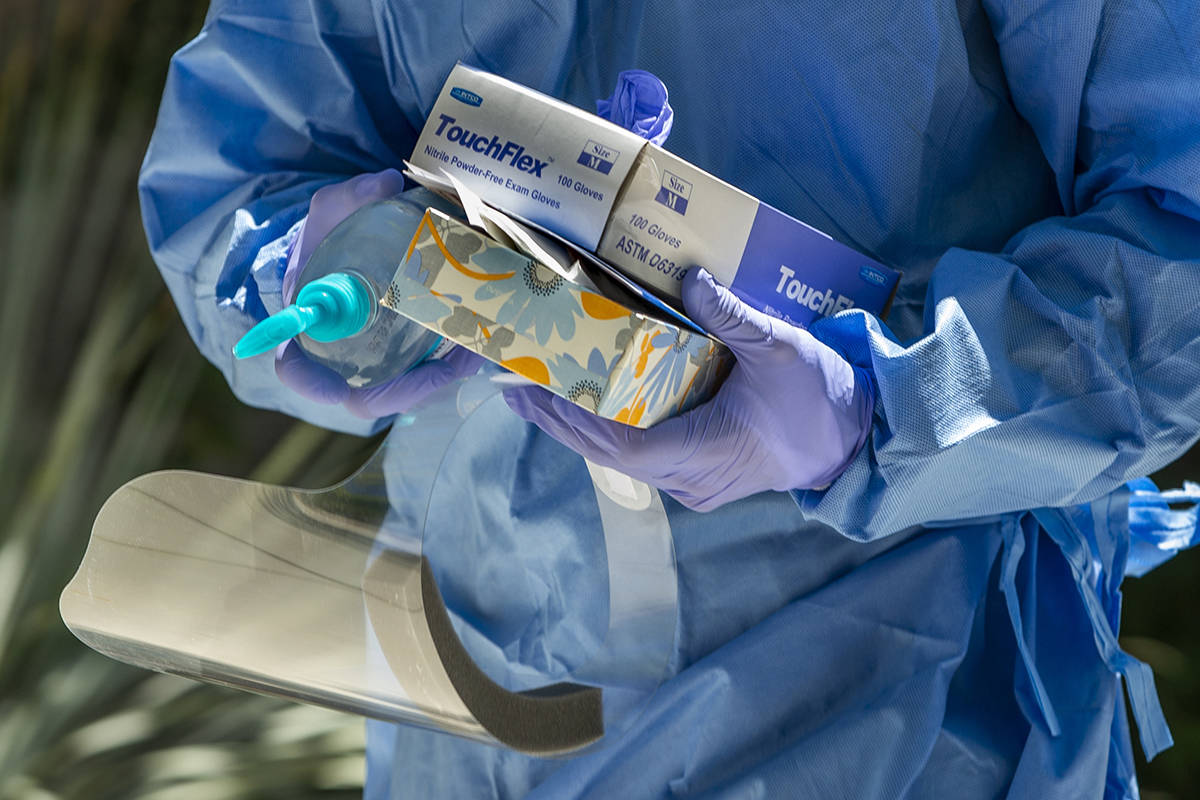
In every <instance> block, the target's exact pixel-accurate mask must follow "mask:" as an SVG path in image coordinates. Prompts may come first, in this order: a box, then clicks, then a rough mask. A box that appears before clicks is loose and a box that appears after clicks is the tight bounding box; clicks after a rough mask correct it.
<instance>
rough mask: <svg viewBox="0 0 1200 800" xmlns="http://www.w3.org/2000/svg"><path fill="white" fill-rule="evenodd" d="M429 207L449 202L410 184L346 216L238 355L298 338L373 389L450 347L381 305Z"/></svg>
mask: <svg viewBox="0 0 1200 800" xmlns="http://www.w3.org/2000/svg"><path fill="white" fill-rule="evenodd" d="M429 206H434V207H437V208H444V207H446V202H445V201H444V200H442V199H441V198H439V197H437V196H436V195H434V194H433V193H432V192H429V191H427V190H425V189H413V190H410V191H407V192H404V193H403V194H401V195H399V196H397V197H394V198H392V199H390V200H382V201H378V202H375V203H370V204H368V205H366V206H363V207H362V208H360V209H358V210H357V211H355V212H354V213H353V214H351V215H350V216H348V217H346V219H344V220H343V221H342V222H341V223H339V224H338V225H337V226H336V227H335V228H334V229H333V230H332V231H330V232H329V234H328V235H327V236H326V237H325V238H324V239H323V240H322V241H321V244H319V245H318V246H317V248H316V249H315V250H314V251H313V253H312V255H311V256H310V257H309V259H308V262H307V263H306V264H305V265H304V268H303V269H302V270H301V272H300V275H299V276H298V278H297V286H299V287H300V288H299V291H298V292H297V293H296V298H295V300H294V301H293V303H292V304H291V305H290V306H287V307H286V308H284V309H283V310H281V311H279V312H277V313H275V314H272V315H271V316H270V317H267V318H266V319H264V320H263V321H261V322H259V323H258V324H257V325H255V326H254V327H253V328H251V329H250V330H249V331H248V332H247V333H246V335H245V336H243V337H242V338H241V339H240V340H239V341H238V343H237V344H236V345H234V348H233V354H234V356H236V357H237V358H250V357H252V356H256V355H258V354H260V353H265V352H268V351H270V350H273V349H274V348H276V347H278V346H279V345H280V344H282V343H284V342H286V341H288V340H289V339H295V341H296V344H297V345H298V346H299V347H300V349H301V350H302V351H303V352H304V354H305V356H307V357H308V358H309V359H310V360H312V361H314V362H316V363H318V364H320V365H322V366H324V367H327V368H329V369H331V370H333V371H334V372H336V373H337V374H339V375H341V376H342V378H344V379H345V381H346V383H347V384H348V385H349V386H351V387H352V388H369V387H371V386H377V385H380V384H383V383H386V382H387V381H390V380H391V379H393V378H395V377H397V376H399V375H403V374H404V373H405V372H407V371H408V370H410V369H412V368H413V367H415V366H417V365H418V364H421V363H422V362H424V361H425V360H426V359H428V358H431V357H432V358H437V357H439V356H441V355H444V354H445V353H446V352H449V350H451V349H452V344H453V343H452V342H450V341H449V340H446V339H443V338H442V337H441V336H440V335H438V334H437V333H435V332H434V331H431V330H427V329H426V328H424V327H422V326H421V325H419V324H418V323H416V322H413V321H412V320H409V319H407V318H405V317H403V316H401V315H400V314H397V313H396V312H394V311H392V310H390V309H388V308H384V307H383V306H381V305H380V300H381V298H382V297H383V296H384V295H385V294H386V292H387V289H388V286H390V285H391V282H392V279H393V278H394V276H395V274H396V270H397V269H399V268H400V267H401V266H402V264H403V263H404V259H405V254H406V253H407V251H408V248H409V245H410V244H411V243H412V239H413V235H414V234H415V233H416V231H417V227H418V226H419V225H420V223H421V218H422V217H423V216H424V214H425V209H426V208H427V207H429Z"/></svg>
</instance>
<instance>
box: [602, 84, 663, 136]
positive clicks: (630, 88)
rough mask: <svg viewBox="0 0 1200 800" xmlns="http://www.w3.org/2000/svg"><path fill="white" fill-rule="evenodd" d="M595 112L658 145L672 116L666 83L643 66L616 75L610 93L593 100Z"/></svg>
mask: <svg viewBox="0 0 1200 800" xmlns="http://www.w3.org/2000/svg"><path fill="white" fill-rule="evenodd" d="M596 115H597V116H600V117H603V118H604V119H606V120H609V121H610V122H615V123H616V124H618V125H620V126H621V127H622V128H624V129H625V130H627V131H632V132H633V133H636V134H637V135H638V136H641V137H642V138H643V139H646V140H647V141H651V142H654V143H655V144H659V145H661V144H662V143H663V142H665V141H666V140H667V136H668V135H670V133H671V124H672V122H673V121H674V118H675V112H674V111H673V110H672V109H671V104H670V103H668V102H667V87H666V85H665V84H663V82H662V81H660V80H659V79H658V78H657V77H656V76H655V75H654V74H653V73H650V72H646V70H644V69H627V70H625V71H624V72H622V73H621V74H619V75H617V86H616V88H615V89H613V93H612V96H611V97H609V98H607V99H605V100H597V101H596Z"/></svg>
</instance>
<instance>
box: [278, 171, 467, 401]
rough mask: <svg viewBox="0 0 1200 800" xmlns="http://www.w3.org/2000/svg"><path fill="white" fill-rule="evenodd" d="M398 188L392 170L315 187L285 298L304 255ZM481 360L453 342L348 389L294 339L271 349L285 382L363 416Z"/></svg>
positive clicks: (400, 182) (415, 397)
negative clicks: (393, 373)
mask: <svg viewBox="0 0 1200 800" xmlns="http://www.w3.org/2000/svg"><path fill="white" fill-rule="evenodd" d="M403 189H404V177H403V176H402V175H401V174H400V173H399V172H397V171H396V170H394V169H388V170H384V171H383V172H378V173H374V174H367V175H359V176H357V177H354V178H351V179H350V180H348V181H343V182H342V183H337V184H333V185H331V186H325V187H323V188H321V189H318V190H317V192H316V193H315V194H314V195H313V198H312V202H311V203H310V204H309V207H308V217H307V218H305V220H304V222H303V223H301V227H300V232H299V234H298V235H297V237H296V239H295V241H294V242H293V243H292V248H291V252H290V253H289V254H288V264H287V269H286V270H285V271H284V273H283V299H284V302H285V303H287V302H291V300H292V298H293V297H294V296H295V294H296V283H297V280H298V279H299V277H300V272H301V270H303V269H304V265H305V264H307V263H308V259H309V256H311V255H312V252H313V250H315V249H316V247H317V245H318V244H320V243H321V240H322V239H324V238H325V237H326V236H327V235H328V234H329V232H330V231H332V230H333V229H334V228H335V227H337V225H338V223H340V222H341V221H342V220H344V219H345V218H346V217H348V216H350V215H351V214H352V213H354V212H355V211H357V210H358V209H360V208H362V207H363V206H365V205H367V204H368V203H373V202H375V201H376V200H383V199H386V198H388V197H392V196H394V195H397V194H399V193H400V192H401V191H402V190H403ZM482 363H483V358H482V356H478V355H475V354H474V353H472V352H471V351H469V350H466V349H464V348H461V347H455V348H454V349H453V350H452V351H451V352H450V353H448V354H447V355H446V356H444V357H443V358H440V359H436V360H433V361H428V362H426V363H424V364H421V365H420V366H418V367H416V368H415V369H412V370H410V371H409V372H407V373H405V374H403V375H400V376H398V377H396V378H394V379H392V380H390V381H388V382H387V383H384V384H380V385H378V386H372V387H369V388H365V389H352V388H351V387H350V386H349V385H347V383H346V381H345V380H344V379H343V378H342V376H340V375H338V374H337V373H336V372H334V371H333V370H331V369H329V368H328V367H324V366H321V365H320V364H318V363H316V362H315V361H312V360H310V359H309V358H308V357H307V356H305V355H304V351H303V350H301V349H300V347H299V345H297V344H296V342H295V340H292V341H289V342H287V343H285V344H283V345H280V347H279V348H278V349H277V350H276V351H275V374H276V375H277V376H279V380H280V381H281V382H282V383H283V384H284V385H285V386H287V387H288V388H289V389H291V390H292V391H294V392H296V393H298V394H301V395H303V396H304V397H307V398H308V399H310V400H314V401H316V402H318V403H325V404H330V405H332V404H335V403H341V404H343V405H344V406H345V407H346V408H347V409H348V410H349V411H350V412H351V413H352V414H354V415H356V416H359V417H362V418H363V419H376V418H378V417H385V416H388V415H390V414H398V413H401V412H404V411H407V410H409V409H410V408H412V407H413V406H415V405H416V404H417V403H419V402H420V401H421V400H423V399H424V398H425V397H426V396H428V395H430V394H432V393H433V392H434V391H436V390H437V389H439V388H441V387H442V386H445V385H446V384H447V383H450V382H451V381H453V380H455V379H457V378H461V377H464V376H466V375H472V374H474V373H475V372H476V371H477V370H478V369H479V367H480V365H481V364H482Z"/></svg>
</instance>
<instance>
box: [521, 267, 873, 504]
mask: <svg viewBox="0 0 1200 800" xmlns="http://www.w3.org/2000/svg"><path fill="white" fill-rule="evenodd" d="M683 304H684V307H685V308H686V309H687V312H688V315H689V316H690V317H691V318H692V319H693V320H695V321H696V322H697V323H698V324H699V325H700V326H701V327H702V328H704V329H705V330H707V331H709V332H710V333H712V334H713V335H714V336H716V337H717V338H718V339H720V340H721V341H723V342H725V344H727V345H728V346H729V348H730V349H731V350H732V351H733V354H734V356H736V358H737V363H736V364H735V365H734V367H733V370H732V371H731V372H730V374H729V377H728V378H726V380H725V382H724V383H723V384H722V385H721V387H720V389H718V391H717V394H716V396H714V397H713V398H712V399H711V400H709V401H708V402H707V403H704V404H702V405H700V406H697V407H696V408H694V409H692V410H691V411H688V412H686V413H684V414H681V415H679V416H677V417H671V418H669V419H665V420H663V421H662V422H659V423H658V424H656V425H654V426H652V427H650V428H647V429H645V430H641V429H638V428H634V427H631V426H629V425H624V424H622V423H619V422H613V421H612V420H608V419H604V418H603V417H599V416H596V415H595V414H592V413H590V412H589V411H586V410H585V409H582V408H580V407H579V406H576V405H574V404H573V403H570V402H569V401H567V400H565V399H563V398H561V397H558V396H556V395H553V394H551V393H550V392H548V391H546V390H545V389H542V388H541V387H534V386H523V387H519V388H514V389H507V390H505V392H504V399H505V400H506V401H507V402H508V405H509V406H510V407H511V408H512V409H513V410H514V411H515V412H517V414H519V415H520V416H521V417H523V418H524V419H526V420H528V421H529V422H532V423H534V424H535V425H537V426H538V427H539V428H541V429H542V430H543V431H545V432H546V433H548V434H549V435H550V436H552V437H554V438H555V439H557V440H558V441H560V442H562V443H563V444H565V445H566V446H567V447H570V448H571V449H572V450H575V451H576V452H578V453H579V454H581V455H583V456H584V457H585V458H587V459H588V460H590V461H592V462H594V463H596V464H599V465H601V466H606V467H612V468H613V469H616V470H619V471H620V472H623V473H625V474H626V475H629V476H630V477H633V478H637V479H638V480H642V481H645V482H646V483H649V484H651V485H652V486H657V487H658V488H660V489H662V490H664V491H665V492H667V494H669V495H671V496H672V497H674V498H675V499H676V500H678V501H679V502H681V503H683V504H684V505H685V506H687V507H688V508H692V509H695V510H697V511H710V510H712V509H714V508H717V507H718V506H721V505H724V504H725V503H728V502H730V501H732V500H738V499H741V498H743V497H748V496H750V495H752V494H757V493H758V492H762V491H766V490H768V489H774V490H776V491H786V490H789V489H811V488H818V487H823V486H825V485H827V484H829V483H830V482H832V481H833V480H834V479H835V478H837V477H838V476H839V475H840V474H841V473H842V471H843V470H844V469H845V468H846V467H847V465H848V464H849V463H850V462H851V460H853V458H854V456H855V455H856V454H857V453H858V451H859V449H860V448H861V447H862V446H863V443H864V442H865V441H866V437H867V433H868V431H869V430H870V421H871V414H872V411H873V410H874V389H873V381H872V379H871V376H870V374H869V373H868V372H867V371H866V370H863V369H859V368H857V367H854V366H852V365H851V364H850V363H849V362H847V361H846V360H845V359H843V358H842V357H841V356H840V355H838V354H837V353H836V352H834V351H833V350H832V349H830V348H829V347H827V346H826V345H824V344H822V343H821V342H820V341H818V340H817V339H816V338H814V337H813V335H812V334H810V333H809V332H808V331H805V330H803V329H801V328H797V327H794V326H792V325H789V324H788V323H786V322H783V321H782V320H778V319H775V318H774V317H770V316H768V315H766V314H764V313H762V312H761V311H758V310H756V309H753V308H751V307H750V306H748V305H746V304H745V303H743V302H742V301H741V300H739V299H738V298H737V297H736V296H734V294H733V293H732V292H730V291H729V290H728V289H726V288H725V287H724V286H721V285H719V284H717V283H716V281H714V280H713V278H712V276H711V275H709V274H708V272H706V271H705V270H703V269H700V268H696V269H692V270H689V271H688V274H687V275H686V276H685V277H684V279H683Z"/></svg>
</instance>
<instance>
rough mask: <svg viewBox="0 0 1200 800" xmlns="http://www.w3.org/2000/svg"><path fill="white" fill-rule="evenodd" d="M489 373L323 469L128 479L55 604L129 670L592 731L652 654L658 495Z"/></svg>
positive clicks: (663, 669)
mask: <svg viewBox="0 0 1200 800" xmlns="http://www.w3.org/2000/svg"><path fill="white" fill-rule="evenodd" d="M499 388H500V387H499V386H497V385H496V383H494V382H493V381H492V380H491V379H490V378H489V377H488V376H487V375H483V374H481V375H477V376H475V377H474V378H471V379H469V380H467V381H465V382H463V383H459V384H455V385H453V386H451V387H447V388H446V389H444V390H442V391H441V392H440V393H438V394H437V395H435V396H434V397H433V398H431V399H430V400H429V401H428V402H427V403H425V404H424V405H423V406H422V407H421V408H419V409H417V410H415V411H414V412H412V413H410V414H408V415H405V416H404V417H402V418H400V420H398V422H397V424H396V425H395V426H393V428H392V431H391V432H390V434H389V435H388V437H387V440H386V441H385V442H384V444H383V446H382V447H381V448H380V450H379V451H378V452H377V453H376V454H375V455H374V456H373V457H372V458H371V459H370V460H369V461H368V462H367V463H366V464H365V465H364V466H363V467H362V468H361V469H360V470H359V471H358V472H357V473H356V474H355V475H354V476H353V477H351V478H349V479H348V480H346V481H345V482H343V483H341V484H339V485H337V486H334V487H332V488H329V489H324V490H317V491H308V490H301V489H292V488H288V487H283V486H274V485H270V484H262V483H255V482H252V481H245V480H237V479H233V478H225V477H219V476H214V475H205V474H199V473H192V472H180V471H173V472H158V473H153V474H150V475H145V476H143V477H141V478H138V479H136V480H133V481H131V482H130V483H128V484H126V485H125V486H124V487H122V488H121V489H120V490H118V491H117V492H116V493H115V494H113V496H112V497H111V498H109V500H108V501H107V503H106V504H105V505H104V507H103V508H102V509H101V511H100V513H99V515H98V516H97V518H96V521H95V524H94V527H93V530H92V537H91V540H90V542H89V545H88V548H87V552H86V554H85V556H84V559H83V562H82V564H81V565H80V567H79V570H78V572H77V574H76V575H75V577H74V578H73V579H72V581H71V582H70V584H68V586H67V587H66V589H65V590H64V591H63V594H62V598H61V600H60V611H61V614H62V617H63V620H64V621H65V622H66V624H67V625H68V627H69V628H70V629H71V631H72V632H73V633H74V634H75V635H76V636H77V637H79V639H81V640H82V641H83V642H84V643H86V644H87V645H88V646H90V647H92V648H94V649H96V650H98V651H100V652H101V653H104V654H106V655H108V656H110V657H112V658H115V659H118V660H120V661H125V662H128V663H130V664H134V665H136V666H140V667H144V668H147V669H152V670H157V671H161V672H168V673H174V674H177V675H182V676H185V677H188V678H193V679H196V680H201V681H208V682H212V683H219V684H223V685H227V686H233V687H237V688H240V689H246V690H249V691H254V692H260V693H265V694H271V695H278V696H285V697H290V698H294V699H296V700H299V701H302V702H306V703H313V704H316V705H321V706H326V707H329V708H334V709H338V710H342V711H349V712H352V713H356V714H362V715H365V716H369V717H374V718H377V719H382V720H388V721H394V722H403V723H410V724H415V725H420V726H424V727H429V728H433V729H436V730H440V731H445V732H449V733H452V734H455V735H458V736H464V737H468V738H471V739H477V740H481V741H486V742H491V743H495V744H500V745H503V746H507V747H511V748H514V749H517V750H521V751H524V752H528V753H535V754H539V755H553V754H563V753H569V752H572V751H576V750H579V749H581V748H585V747H588V746H589V745H594V744H596V743H598V742H600V741H602V740H603V739H604V737H605V736H606V735H613V734H614V733H616V732H618V731H620V730H621V729H623V728H624V727H625V726H626V725H627V724H628V723H629V722H630V721H632V719H633V717H634V715H636V714H637V712H638V711H639V710H640V709H641V708H642V706H643V705H644V704H645V702H646V701H647V700H648V699H649V697H650V695H651V693H652V692H653V691H654V690H655V688H656V687H657V686H658V685H659V684H660V683H661V682H662V681H663V680H664V678H665V677H666V676H667V674H668V671H669V669H670V668H671V665H670V663H669V659H670V656H671V653H672V650H673V644H674V639H675V625H676V612H677V603H676V599H677V598H676V576H675V561H674V550H673V547H672V541H671V530H670V526H669V524H668V521H667V515H666V512H665V510H664V508H663V504H662V500H661V499H660V497H659V495H658V493H657V492H656V491H654V490H652V489H650V488H649V487H647V486H646V485H644V484H641V483H638V482H635V481H632V480H630V479H629V478H626V477H625V476H623V475H620V474H619V473H616V472H613V471H611V470H607V469H604V468H600V467H595V466H594V465H591V464H586V463H585V462H584V461H583V459H581V458H579V457H578V456H575V455H574V454H570V453H569V452H568V451H566V450H565V449H563V448H561V447H560V446H558V445H557V444H556V443H553V442H550V441H549V440H548V439H547V438H546V437H543V436H540V435H537V434H536V432H532V433H531V431H532V429H531V428H529V427H527V426H526V425H525V423H523V422H522V421H520V420H519V419H517V418H516V417H515V415H513V414H512V413H511V411H510V410H509V409H508V408H507V406H506V405H505V403H504V400H503V398H502V397H501V396H500V395H499Z"/></svg>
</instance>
